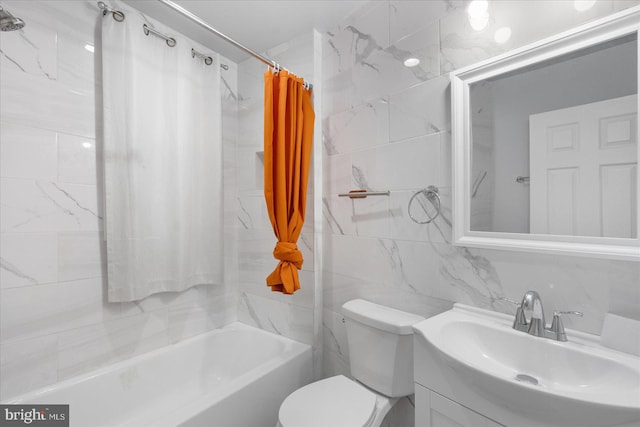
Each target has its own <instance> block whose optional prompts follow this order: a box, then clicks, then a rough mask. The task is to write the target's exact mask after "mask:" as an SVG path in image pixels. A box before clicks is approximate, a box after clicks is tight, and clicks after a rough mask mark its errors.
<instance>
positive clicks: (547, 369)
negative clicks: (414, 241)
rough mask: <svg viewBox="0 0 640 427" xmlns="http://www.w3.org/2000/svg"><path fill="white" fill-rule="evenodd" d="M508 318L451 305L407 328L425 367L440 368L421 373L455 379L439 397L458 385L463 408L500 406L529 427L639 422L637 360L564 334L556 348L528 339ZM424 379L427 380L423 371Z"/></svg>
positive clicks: (639, 364)
mask: <svg viewBox="0 0 640 427" xmlns="http://www.w3.org/2000/svg"><path fill="white" fill-rule="evenodd" d="M512 320H513V318H512V317H511V316H506V315H503V314H499V313H495V312H491V311H487V310H481V309H476V308H472V307H467V306H463V305H459V304H456V305H455V306H454V308H453V309H452V310H450V311H448V312H445V313H442V314H440V315H438V316H435V317H432V318H430V319H427V320H425V321H423V322H420V323H418V324H417V325H415V327H414V329H415V331H416V346H417V347H422V350H423V351H426V352H428V353H429V355H430V356H431V357H427V359H428V360H430V361H431V362H430V363H431V364H434V365H438V364H439V365H440V366H430V367H428V369H429V370H430V371H431V372H433V369H448V370H449V371H450V372H451V373H452V375H450V376H456V377H457V379H455V380H454V381H453V382H449V383H448V384H446V385H444V386H443V387H441V388H443V390H444V391H443V394H445V395H446V394H447V393H449V394H456V395H457V394H460V393H459V392H458V391H456V390H454V388H455V387H454V385H452V384H454V383H455V382H456V381H459V382H460V383H461V384H463V385H464V386H466V387H468V388H473V389H475V390H476V393H475V395H474V396H472V398H471V400H475V401H477V402H475V403H478V402H480V403H479V407H478V408H473V405H474V404H475V403H474V402H466V403H467V405H469V406H470V407H471V408H472V409H475V410H477V411H479V412H481V411H482V410H492V409H491V408H492V407H493V405H495V407H504V408H507V410H508V411H512V412H516V413H519V414H524V416H525V418H527V419H531V420H533V421H535V422H534V423H533V424H532V425H542V424H549V425H562V426H570V425H575V426H600V427H602V426H614V425H620V424H623V425H633V424H629V423H634V422H638V423H640V358H638V357H635V356H632V355H628V354H626V353H621V352H618V351H614V350H610V349H607V348H605V347H602V346H601V345H599V344H598V341H597V337H593V336H590V335H587V334H580V333H575V332H573V333H572V332H571V331H568V332H567V336H568V339H569V341H568V342H564V343H562V342H557V341H552V340H549V339H545V338H538V337H533V336H530V335H528V334H526V333H524V332H520V331H516V330H513V329H512V328H511V323H512ZM590 337H591V338H590ZM416 351H417V352H419V349H417V350H416ZM419 357H420V356H419V355H418V353H416V359H418V358H419ZM419 363H420V361H419V360H416V370H417V371H418V370H419V369H420V368H419ZM417 375H419V374H417ZM424 381H425V382H429V378H428V373H425V379H424ZM418 382H420V381H419V379H418ZM436 382H437V381H436ZM423 385H424V386H425V387H428V388H431V387H430V385H429V384H423ZM437 386H438V385H437V384H436V387H437ZM435 391H438V390H435ZM465 394H466V393H465V392H462V395H465ZM448 397H450V398H453V397H456V396H448ZM484 400H486V401H487V402H488V403H487V404H484V403H482V402H481V401H484ZM487 408H488V409H487ZM498 418H499V416H496V417H495V418H494V419H496V421H499V422H505V423H508V422H510V423H512V424H513V423H515V422H514V420H513V419H512V418H509V417H507V418H505V419H503V420H502V421H501V420H500V419H498ZM518 422H520V421H518ZM536 422H537V423H538V424H536ZM638 425H640V424H638Z"/></svg>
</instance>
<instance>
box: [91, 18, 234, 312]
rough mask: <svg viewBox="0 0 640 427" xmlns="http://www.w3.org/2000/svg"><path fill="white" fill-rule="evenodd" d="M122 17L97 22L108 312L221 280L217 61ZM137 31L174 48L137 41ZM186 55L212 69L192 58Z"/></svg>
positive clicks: (144, 38)
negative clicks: (171, 43)
mask: <svg viewBox="0 0 640 427" xmlns="http://www.w3.org/2000/svg"><path fill="white" fill-rule="evenodd" d="M120 9H122V10H125V9H123V8H120ZM125 13H126V19H125V20H124V21H123V22H117V21H115V20H114V19H112V17H111V15H107V16H105V17H103V18H102V64H103V65H102V69H103V103H104V150H103V154H104V174H105V215H106V218H105V236H106V241H107V264H108V300H109V301H112V302H116V301H133V300H139V299H142V298H144V297H146V296H148V295H150V294H153V293H157V292H166V291H181V290H184V289H186V288H188V287H191V286H195V285H203V284H206V285H212V284H222V280H223V275H222V271H223V252H222V251H223V246H222V242H223V236H222V142H221V111H220V109H221V105H220V62H219V57H218V55H217V54H214V53H210V52H207V51H206V50H204V49H203V48H202V47H201V46H199V45H197V44H195V43H194V42H193V41H191V40H189V39H187V38H186V37H184V36H181V35H179V34H176V33H175V32H173V31H172V30H171V29H169V28H167V27H164V26H162V25H159V24H158V23H155V22H153V23H152V22H151V21H150V20H148V19H146V18H144V17H143V16H142V15H140V14H139V13H138V12H132V11H129V12H126V11H125ZM143 24H147V25H148V26H153V28H155V29H157V30H158V31H160V32H162V33H164V34H167V35H170V36H171V37H173V38H175V39H176V41H177V44H176V46H175V47H169V46H168V45H167V43H166V42H165V40H163V39H162V38H159V37H156V36H154V35H153V34H149V35H145V33H144V32H143ZM192 48H196V50H198V51H201V52H203V53H206V54H207V55H208V56H211V57H212V58H213V63H212V64H211V65H206V64H205V63H204V61H203V60H202V59H201V58H198V57H195V58H193V57H192V54H191V49H192Z"/></svg>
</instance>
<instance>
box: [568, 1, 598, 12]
mask: <svg viewBox="0 0 640 427" xmlns="http://www.w3.org/2000/svg"><path fill="white" fill-rule="evenodd" d="M594 4H596V0H573V7H574V8H575V9H576V10H577V11H578V12H584V11H585V10H589V9H591V8H592V7H593V5H594Z"/></svg>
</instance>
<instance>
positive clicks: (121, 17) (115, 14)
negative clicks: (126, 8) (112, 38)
mask: <svg viewBox="0 0 640 427" xmlns="http://www.w3.org/2000/svg"><path fill="white" fill-rule="evenodd" d="M98 7H99V8H100V9H102V16H107V13H109V12H111V16H113V19H115V20H116V21H117V22H122V21H124V13H122V12H121V11H119V10H115V9H112V8H110V7H109V6H107V4H106V3H105V2H103V1H99V2H98Z"/></svg>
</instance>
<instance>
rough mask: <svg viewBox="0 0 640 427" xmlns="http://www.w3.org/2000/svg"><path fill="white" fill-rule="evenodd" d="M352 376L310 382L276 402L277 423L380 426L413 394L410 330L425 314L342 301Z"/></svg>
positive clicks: (285, 426) (292, 426)
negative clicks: (417, 314)
mask: <svg viewBox="0 0 640 427" xmlns="http://www.w3.org/2000/svg"><path fill="white" fill-rule="evenodd" d="M342 314H343V315H344V321H345V326H346V329H347V342H348V345H349V362H350V365H351V376H352V377H353V378H354V380H352V379H350V378H347V377H346V376H344V375H337V376H334V377H330V378H326V379H323V380H320V381H316V382H314V383H311V384H308V385H306V386H304V387H302V388H299V389H298V390H296V391H294V392H293V393H291V394H290V395H289V396H288V397H287V398H286V399H285V400H284V402H282V405H280V411H279V413H278V421H279V423H278V425H279V426H280V427H378V426H380V425H381V424H382V420H383V419H384V417H385V415H386V414H387V413H388V412H389V410H390V409H391V408H392V407H393V405H395V404H396V402H397V401H398V400H399V399H400V398H401V397H404V396H409V395H411V394H413V390H414V386H413V330H412V329H411V326H412V325H414V324H415V323H418V322H420V321H421V320H424V318H423V317H420V316H416V315H415V314H410V313H406V312H404V311H400V310H395V309H393V308H389V307H385V306H382V305H378V304H374V303H372V302H369V301H365V300H362V299H355V300H351V301H348V302H346V303H345V304H344V305H343V306H342Z"/></svg>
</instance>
